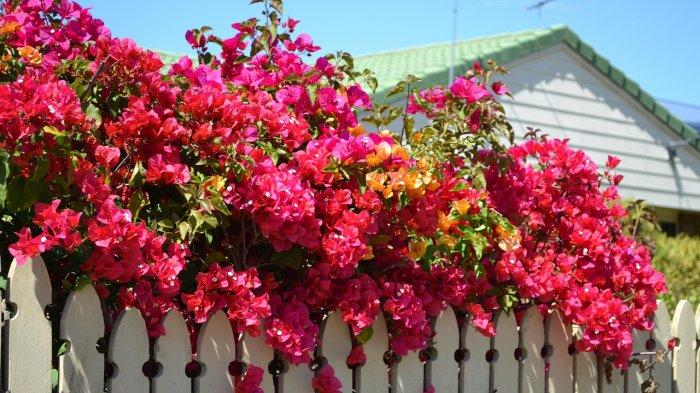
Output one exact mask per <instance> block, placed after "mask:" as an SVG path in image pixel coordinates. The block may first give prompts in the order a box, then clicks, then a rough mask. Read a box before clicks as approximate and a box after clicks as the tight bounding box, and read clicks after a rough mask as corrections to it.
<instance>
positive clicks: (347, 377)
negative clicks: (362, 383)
mask: <svg viewBox="0 0 700 393" xmlns="http://www.w3.org/2000/svg"><path fill="white" fill-rule="evenodd" d="M351 350H352V341H351V338H350V328H349V327H348V325H347V324H346V323H345V322H343V321H342V319H341V318H340V313H338V312H334V313H332V314H331V315H330V316H328V319H327V320H326V326H325V327H324V328H323V340H322V345H321V354H322V355H323V356H324V357H325V358H326V360H327V361H328V364H330V365H331V366H333V369H334V370H335V377H336V378H338V380H339V381H340V383H342V384H343V387H342V389H341V391H343V392H352V370H350V369H349V368H348V366H347V360H348V355H350V351H351Z"/></svg>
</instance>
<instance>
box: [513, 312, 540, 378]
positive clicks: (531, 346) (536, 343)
mask: <svg viewBox="0 0 700 393" xmlns="http://www.w3.org/2000/svg"><path fill="white" fill-rule="evenodd" d="M519 333H520V340H521V349H523V350H524V353H523V356H524V359H523V360H522V361H521V365H522V371H523V373H522V377H523V378H522V383H521V386H520V391H521V392H544V385H545V378H544V359H542V347H543V346H544V320H543V318H542V314H541V313H540V311H539V310H538V309H537V307H534V306H530V307H529V308H528V309H527V310H526V311H525V316H524V317H523V320H522V323H521V325H520V332H519Z"/></svg>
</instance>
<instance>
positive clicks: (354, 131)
mask: <svg viewBox="0 0 700 393" xmlns="http://www.w3.org/2000/svg"><path fill="white" fill-rule="evenodd" d="M348 131H349V132H350V135H352V136H360V135H364V134H365V133H366V132H367V130H365V126H363V125H362V123H360V124H358V125H356V126H355V127H348Z"/></svg>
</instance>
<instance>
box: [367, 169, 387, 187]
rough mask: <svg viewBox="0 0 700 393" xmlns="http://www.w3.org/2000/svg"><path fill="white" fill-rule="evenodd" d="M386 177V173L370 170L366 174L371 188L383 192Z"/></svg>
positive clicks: (368, 185)
mask: <svg viewBox="0 0 700 393" xmlns="http://www.w3.org/2000/svg"><path fill="white" fill-rule="evenodd" d="M386 178H387V176H386V173H379V172H370V173H367V174H366V175H365V182H366V183H367V187H369V189H370V190H373V191H377V192H382V191H384V183H385V182H386Z"/></svg>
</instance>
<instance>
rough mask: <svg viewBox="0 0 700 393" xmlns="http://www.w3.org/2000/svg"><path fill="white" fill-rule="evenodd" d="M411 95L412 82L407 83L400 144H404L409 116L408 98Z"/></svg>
mask: <svg viewBox="0 0 700 393" xmlns="http://www.w3.org/2000/svg"><path fill="white" fill-rule="evenodd" d="M410 96H411V84H410V83H406V103H405V105H404V106H403V127H401V137H400V138H399V145H403V135H404V132H406V131H407V130H406V118H408V99H409V97H410Z"/></svg>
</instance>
